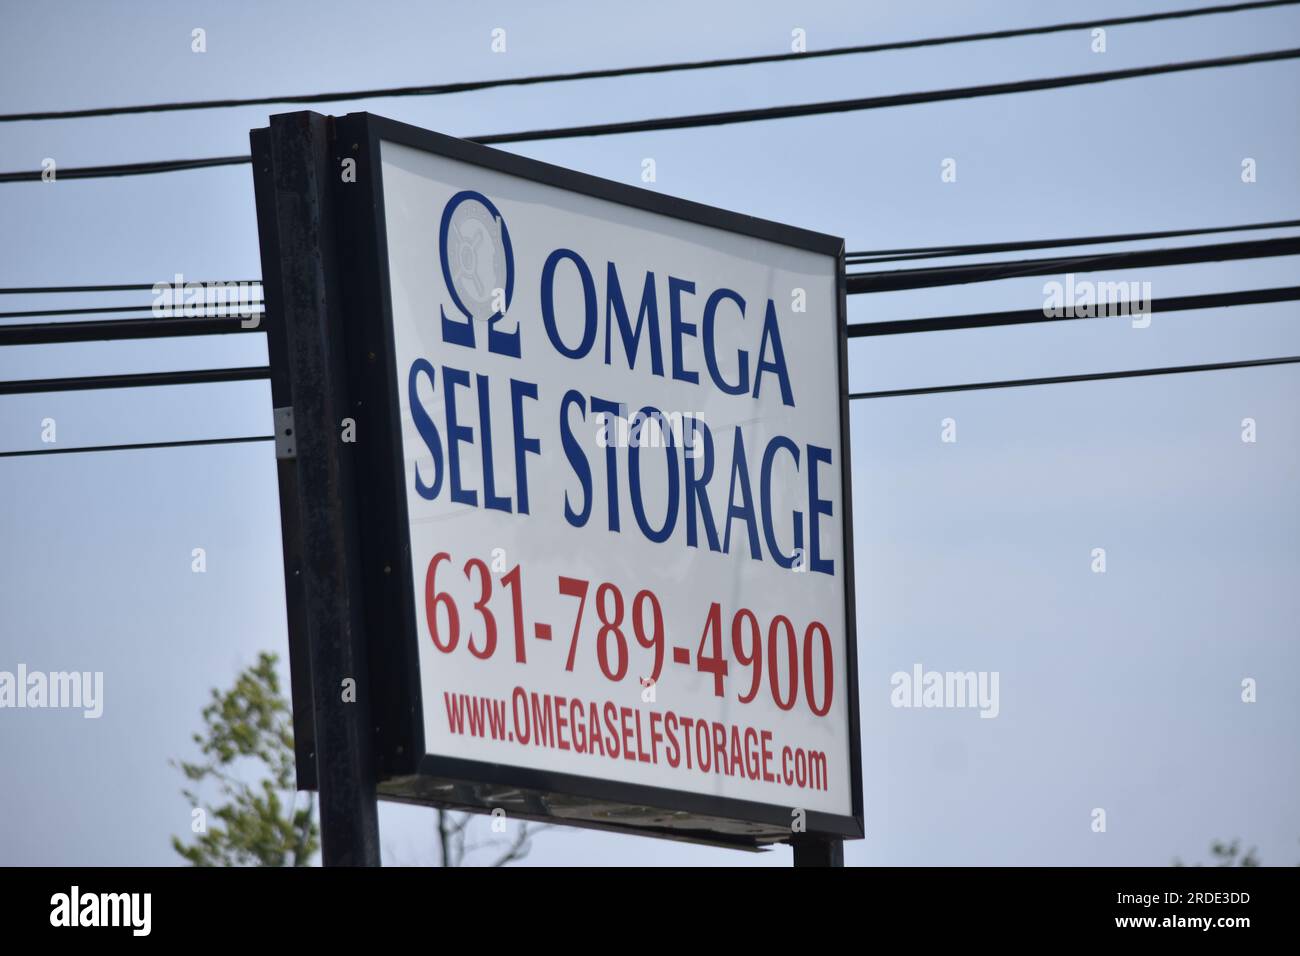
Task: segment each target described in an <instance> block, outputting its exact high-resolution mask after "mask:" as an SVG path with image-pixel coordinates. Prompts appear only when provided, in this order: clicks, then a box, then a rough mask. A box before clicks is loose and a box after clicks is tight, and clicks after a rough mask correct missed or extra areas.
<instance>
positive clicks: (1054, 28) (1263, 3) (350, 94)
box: [0, 0, 1300, 123]
mask: <svg viewBox="0 0 1300 956" xmlns="http://www.w3.org/2000/svg"><path fill="white" fill-rule="evenodd" d="M1297 2H1300V0H1260V2H1252V3H1227V4H1218V5H1216V6H1208V7H1194V8H1191V9H1186V10H1168V11H1164V12H1160V13H1144V14H1137V15H1134V16H1127V17H1111V18H1101V19H1096V20H1076V21H1073V22H1070V23H1053V24H1048V25H1045V26H1038V27H1016V28H1010V29H1006V30H991V31H984V32H981V33H960V34H954V35H951V36H942V37H929V38H925V39H916V40H895V41H890V42H885V43H869V44H861V45H857V46H843V47H831V48H829V49H826V50H809V51H806V52H803V53H772V54H758V55H753V56H739V57H728V58H718V59H711V60H690V61H682V62H677V63H661V64H656V65H651V66H632V67H612V68H609V69H601V70H581V71H576V72H568V73H544V74H539V75H535V76H520V77H505V78H501V79H494V80H470V81H466V82H461V83H439V84H432V85H425V86H398V87H383V88H378V89H369V90H347V91H340V92H333V93H307V94H290V95H286V96H257V97H244V98H226V99H217V100H185V101H180V102H172V103H148V104H143V105H136V106H108V107H93V108H89V109H77V110H48V111H44V112H30V113H9V114H5V115H0V123H14V122H21V121H35V120H53V119H85V118H89V117H95V116H121V115H126V114H133V113H164V112H176V111H181V110H206V109H226V108H229V107H237V106H266V105H270V104H276V103H329V102H344V101H348V100H363V99H380V98H386V97H401V96H439V95H444V94H449V93H469V92H475V91H479V90H489V89H497V88H500V87H512V86H535V85H539V84H544V83H565V82H571V81H574V80H598V79H611V78H615V77H625V76H644V75H648V74H657V73H677V72H683V71H688V70H705V69H714V68H717V67H728V66H751V65H755V64H762V63H784V62H789V61H793V60H811V59H821V58H824V57H836V56H848V55H853V54H861V53H882V52H886V51H892V50H912V49H918V48H921V47H934V46H945V45H948V44H953V43H969V42H974V41H982V40H1004V39H1011V38H1014V37H1027V36H1040V35H1043V34H1050V33H1063V32H1066V31H1069V30H1083V29H1089V28H1094V27H1115V26H1124V25H1128V24H1136V23H1154V22H1157V21H1161V20H1176V19H1182V18H1185V17H1202V16H1208V15H1211V14H1220V13H1239V12H1243V11H1249V10H1262V9H1266V8H1269V7H1283V6H1291V5H1292V4H1295V3H1297Z"/></svg>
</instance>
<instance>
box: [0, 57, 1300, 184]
mask: <svg viewBox="0 0 1300 956" xmlns="http://www.w3.org/2000/svg"><path fill="white" fill-rule="evenodd" d="M1298 56H1300V49H1291V50H1270V51H1268V52H1266V53H1250V54H1245V55H1242V56H1225V57H1216V58H1214V59H1209V60H1188V61H1184V62H1181V63H1165V64H1161V65H1158V66H1141V67H1132V68H1130V69H1126V70H1107V71H1105V72H1102V73H1076V74H1073V75H1070V76H1052V77H1044V78H1042V79H1037V80H1014V81H1012V82H1009V83H985V84H981V85H979V86H962V87H955V88H952V89H947V90H927V91H925V92H921V93H895V94H890V95H886V96H867V97H860V98H857V99H850V100H831V101H828V102H822V103H802V104H794V105H791V106H768V107H762V108H759V109H747V110H729V111H724V112H719V113H697V114H695V115H690V116H668V117H663V118H660V119H649V120H631V121H628V122H623V123H597V124H592V125H588V126H566V127H558V128H555V129H539V130H529V131H527V132H523V133H495V134H492V135H489V136H477V137H473V141H474V142H476V143H483V144H487V145H490V144H494V143H526V142H535V141H537V140H547V139H573V138H576V137H582V136H608V135H612V134H619V133H648V132H656V131H660V130H668V129H694V128H697V127H701V126H728V125H732V124H735V123H753V122H759V121H761V120H772V119H789V118H792V117H796V116H821V115H825V114H828V113H849V112H859V111H862V110H874V109H886V108H889V107H893V106H912V105H915V104H918V103H939V102H944V101H948V100H963V99H971V98H974V97H981V96H1001V95H1004V94H1007V93H1032V92H1036V91H1038V90H1054V89H1062V88H1064V87H1071V86H1084V85H1087V84H1092V83H1108V82H1110V81H1112V80H1129V79H1135V78H1137V77H1143V76H1159V75H1162V74H1167V73H1183V72H1187V71H1189V70H1208V69H1216V68H1219V67H1227V66H1245V65H1247V64H1251V63H1268V62H1273V61H1276V60H1292V59H1295V58H1296V57H1298ZM2 181H3V180H0V182H2Z"/></svg>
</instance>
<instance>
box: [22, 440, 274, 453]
mask: <svg viewBox="0 0 1300 956" xmlns="http://www.w3.org/2000/svg"><path fill="white" fill-rule="evenodd" d="M263 441H275V436H274V435H247V436H243V437H239V438H192V439H189V440H186V441H141V442H132V443H131V444H128V445H83V446H81V447H79V448H58V447H55V448H29V449H26V450H24V451H0V458H23V457H27V456H30V455H78V454H81V453H83V452H92V451H137V450H139V449H143V448H195V447H197V446H200V445H243V444H248V443H249V442H263Z"/></svg>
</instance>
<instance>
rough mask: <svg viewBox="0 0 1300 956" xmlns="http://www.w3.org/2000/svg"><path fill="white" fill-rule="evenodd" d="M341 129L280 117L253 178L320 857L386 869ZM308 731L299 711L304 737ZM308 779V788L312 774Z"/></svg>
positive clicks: (258, 142)
mask: <svg viewBox="0 0 1300 956" xmlns="http://www.w3.org/2000/svg"><path fill="white" fill-rule="evenodd" d="M330 133H331V129H330V127H329V123H328V121H327V120H326V118H325V117H324V116H321V115H320V114H319V113H312V112H309V111H303V112H297V113H288V114H282V115H279V116H273V117H272V118H271V124H270V129H269V130H266V131H255V132H254V134H253V153H254V156H253V158H254V178H255V180H256V185H257V193H258V196H257V198H258V213H259V215H258V220H259V223H258V226H259V231H260V232H261V234H262V275H263V280H264V281H263V288H264V294H265V297H266V303H267V309H266V314H267V318H268V320H269V327H268V348H269V351H270V352H271V363H272V366H273V367H274V366H277V365H278V366H279V367H280V368H283V369H287V372H288V376H287V379H288V381H287V385H288V389H287V391H288V393H289V394H288V397H289V399H290V401H291V405H290V406H289V409H288V411H287V412H286V410H285V409H284V408H282V407H280V405H281V403H282V402H283V401H284V392H285V391H286V389H285V388H284V386H285V384H286V383H285V381H284V380H283V377H281V380H280V382H279V383H278V384H279V386H280V387H279V388H278V389H276V391H278V392H279V394H276V395H274V398H275V401H276V405H277V413H276V426H277V442H276V454H277V458H280V459H281V461H280V474H281V499H280V507H281V510H282V511H287V512H289V514H288V515H287V516H286V517H285V519H284V520H283V522H282V527H283V528H284V529H287V530H296V535H293V537H295V538H296V540H290V539H289V535H288V534H287V535H286V540H285V554H286V561H285V565H286V566H285V573H286V587H287V589H288V590H289V596H290V604H291V605H292V604H294V603H295V602H294V601H293V597H294V595H295V594H297V595H298V596H300V597H301V599H302V600H301V609H300V610H299V611H298V612H297V614H295V612H294V611H293V610H292V609H291V612H290V617H291V620H290V622H289V623H290V629H291V633H290V648H291V658H294V659H293V660H291V669H292V670H293V672H294V674H293V676H294V680H295V683H296V684H297V683H298V682H299V681H300V680H302V678H303V677H307V678H308V679H309V681H310V685H311V695H310V699H311V702H312V708H311V709H312V718H313V719H312V728H311V729H312V730H313V740H312V741H311V744H312V746H311V748H310V752H309V754H308V756H309V757H310V758H311V761H312V764H313V765H314V770H315V774H314V776H315V782H316V784H317V785H318V789H319V792H320V826H321V845H322V862H323V863H324V865H325V866H378V865H379V863H380V859H379V819H378V817H379V814H378V805H377V800H376V792H375V784H376V776H375V763H374V754H373V750H372V744H371V733H372V721H371V719H370V698H369V694H370V690H371V688H370V684H369V680H368V675H367V673H366V653H365V634H364V628H363V624H362V621H363V614H362V607H361V600H362V598H361V595H362V590H361V568H360V558H359V555H360V549H359V546H358V523H357V514H356V495H355V487H354V480H353V463H352V456H351V449H352V448H353V447H354V446H353V445H350V444H345V443H344V442H343V441H342V436H341V429H342V421H343V419H344V417H346V416H347V415H348V414H349V404H348V396H347V388H346V383H347V377H346V365H345V361H344V344H343V343H344V337H343V308H342V302H343V298H342V293H343V290H342V289H341V288H340V287H339V281H340V280H339V277H340V275H341V271H340V270H341V269H343V268H346V264H345V263H340V262H339V261H338V254H337V250H336V248H335V236H336V209H335V199H334V194H333V193H334V179H333V177H335V176H337V175H338V171H337V170H336V169H334V163H333V160H332V155H333V153H332V149H331V145H330ZM274 384H276V383H273V385H274ZM285 431H287V432H288V434H287V435H286V434H284V432H285ZM286 458H293V459H294V460H293V461H291V462H287V461H285V460H284V459H286ZM286 465H287V466H289V467H286ZM304 652H305V654H304ZM304 656H305V657H306V660H307V662H308V664H309V667H308V670H309V674H303V668H302V658H303V657H304ZM295 697H296V698H298V699H301V698H299V697H298V695H297V694H295ZM301 725H302V720H301V718H300V716H299V715H297V714H295V729H296V730H298V734H297V735H296V736H301ZM299 774H300V785H301V784H302V782H303V780H302V777H303V770H302V768H301V766H300V769H299ZM308 779H310V775H308Z"/></svg>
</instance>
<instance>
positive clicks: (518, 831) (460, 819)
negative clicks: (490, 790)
mask: <svg viewBox="0 0 1300 956" xmlns="http://www.w3.org/2000/svg"><path fill="white" fill-rule="evenodd" d="M436 812H437V814H438V849H439V851H440V853H441V856H440V857H439V863H438V865H439V866H463V865H464V864H465V859H466V857H468V856H469V855H470V854H471V853H474V852H476V851H478V850H492V851H494V855H493V857H492V862H491V864H490V865H491V866H505V865H506V864H507V863H511V862H514V861H516V860H522V859H523V858H524V857H526V856H528V854H529V852H530V851H531V850H532V848H533V837H534V836H535V835H536V834H538V833H539V832H541V831H542V830H545V829H546V827H545V826H544V825H541V824H531V825H530V824H528V823H520V824H519V825H518V826H517V827H516V828H515V832H514V835H513V836H508V837H505V838H503V839H497V838H495V837H493V838H489V839H486V840H483V841H482V842H474V843H468V842H466V839H467V834H468V830H469V826H470V822H471V821H472V820H473V819H474V814H472V813H452V812H451V811H450V810H438V811H436ZM498 819H499V818H498V817H497V816H496V815H495V814H494V815H493V817H492V823H493V827H492V832H493V833H496V832H497V829H496V826H497V821H498Z"/></svg>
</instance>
